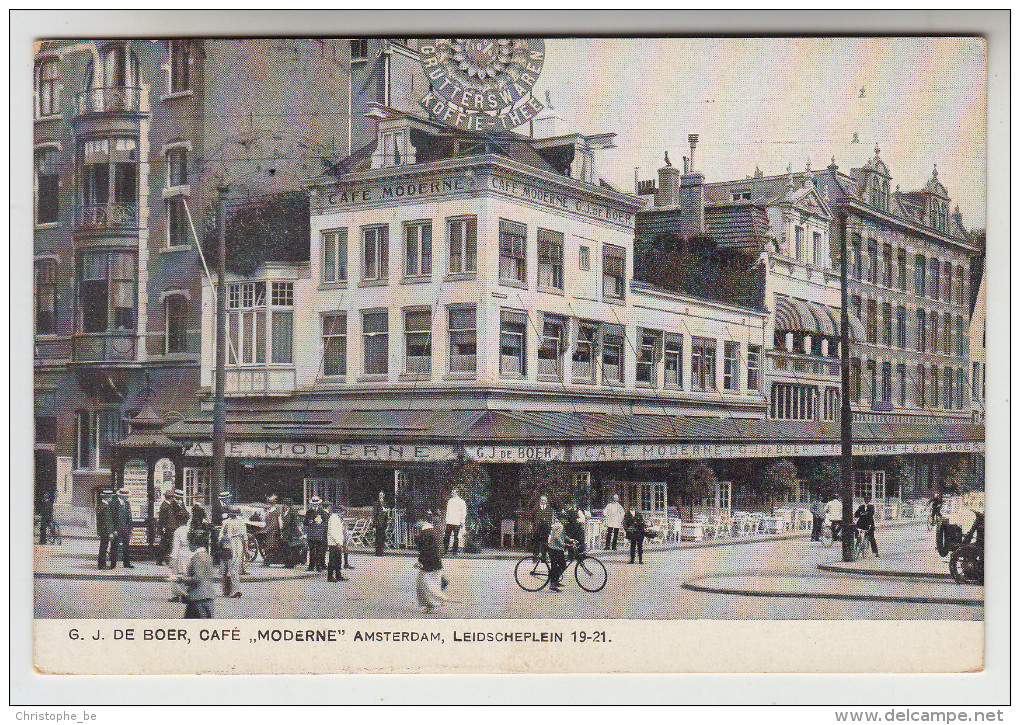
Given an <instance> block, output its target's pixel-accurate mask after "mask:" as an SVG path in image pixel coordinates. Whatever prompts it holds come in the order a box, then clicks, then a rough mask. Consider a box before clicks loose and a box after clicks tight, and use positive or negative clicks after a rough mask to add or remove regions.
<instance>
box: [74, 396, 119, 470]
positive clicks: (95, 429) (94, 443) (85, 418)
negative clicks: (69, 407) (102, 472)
mask: <svg viewBox="0 0 1020 725" xmlns="http://www.w3.org/2000/svg"><path fill="white" fill-rule="evenodd" d="M75 428H76V430H75V433H76V436H75V438H76V446H75V464H76V467H77V468H91V469H97V468H99V469H109V468H110V464H111V463H112V462H113V456H114V450H115V447H116V444H117V442H118V441H120V440H121V439H122V438H123V437H124V436H125V435H127V425H126V424H125V422H124V420H123V417H122V415H121V412H120V411H119V410H79V411H78V413H77V415H76V416H75Z"/></svg>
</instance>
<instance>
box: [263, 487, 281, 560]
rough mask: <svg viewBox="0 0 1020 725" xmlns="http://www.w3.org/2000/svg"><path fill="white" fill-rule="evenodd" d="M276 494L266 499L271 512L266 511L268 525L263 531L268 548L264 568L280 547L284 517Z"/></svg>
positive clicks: (265, 553) (264, 552)
mask: <svg viewBox="0 0 1020 725" xmlns="http://www.w3.org/2000/svg"><path fill="white" fill-rule="evenodd" d="M277 501H278V499H277V496H276V494H275V493H271V494H269V495H268V496H267V497H266V503H268V504H269V510H267V511H266V525H265V527H264V528H263V529H262V531H263V533H264V534H265V542H266V548H265V551H263V552H262V566H269V563H270V560H271V559H273V558H275V557H276V555H277V550H278V549H279V547H280V528H281V527H280V517H281V515H282V512H281V508H280V505H279V504H278V503H277Z"/></svg>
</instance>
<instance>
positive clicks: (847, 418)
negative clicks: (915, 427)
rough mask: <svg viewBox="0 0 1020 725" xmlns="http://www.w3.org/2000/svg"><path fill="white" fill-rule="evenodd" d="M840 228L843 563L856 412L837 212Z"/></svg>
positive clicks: (848, 554) (848, 553)
mask: <svg viewBox="0 0 1020 725" xmlns="http://www.w3.org/2000/svg"><path fill="white" fill-rule="evenodd" d="M836 219H837V221H838V225H839V301H840V313H839V323H840V324H839V327H840V330H839V372H840V378H841V380H840V383H841V384H840V387H841V388H842V389H843V391H842V395H840V414H839V433H840V435H839V442H840V467H839V469H840V470H839V489H840V498H842V499H843V535H842V539H843V561H853V560H854V546H853V541H854V539H853V537H852V536H850V535H849V531H850V524H851V523H852V522H853V520H854V518H853V517H854V459H853V444H852V440H851V431H852V427H851V424H852V423H853V419H852V416H853V411H851V410H850V311H849V308H848V304H847V248H846V214H845V213H844V212H842V211H838V212H836Z"/></svg>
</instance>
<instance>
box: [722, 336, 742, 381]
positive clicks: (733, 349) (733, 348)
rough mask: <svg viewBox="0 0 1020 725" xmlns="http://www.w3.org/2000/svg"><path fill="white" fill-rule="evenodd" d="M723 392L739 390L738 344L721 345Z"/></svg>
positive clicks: (727, 343)
mask: <svg viewBox="0 0 1020 725" xmlns="http://www.w3.org/2000/svg"><path fill="white" fill-rule="evenodd" d="M722 386H723V390H732V391H734V392H736V391H737V390H739V389H740V343H739V342H724V343H723V378H722Z"/></svg>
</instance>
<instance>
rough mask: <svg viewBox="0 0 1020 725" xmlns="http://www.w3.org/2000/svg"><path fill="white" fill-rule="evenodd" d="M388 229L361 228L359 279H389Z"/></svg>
mask: <svg viewBox="0 0 1020 725" xmlns="http://www.w3.org/2000/svg"><path fill="white" fill-rule="evenodd" d="M389 237H390V230H389V227H362V229H361V240H362V245H361V246H362V250H363V256H362V259H361V269H362V276H361V278H362V279H363V280H365V281H374V280H385V279H386V278H387V277H389V258H390V248H389Z"/></svg>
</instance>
